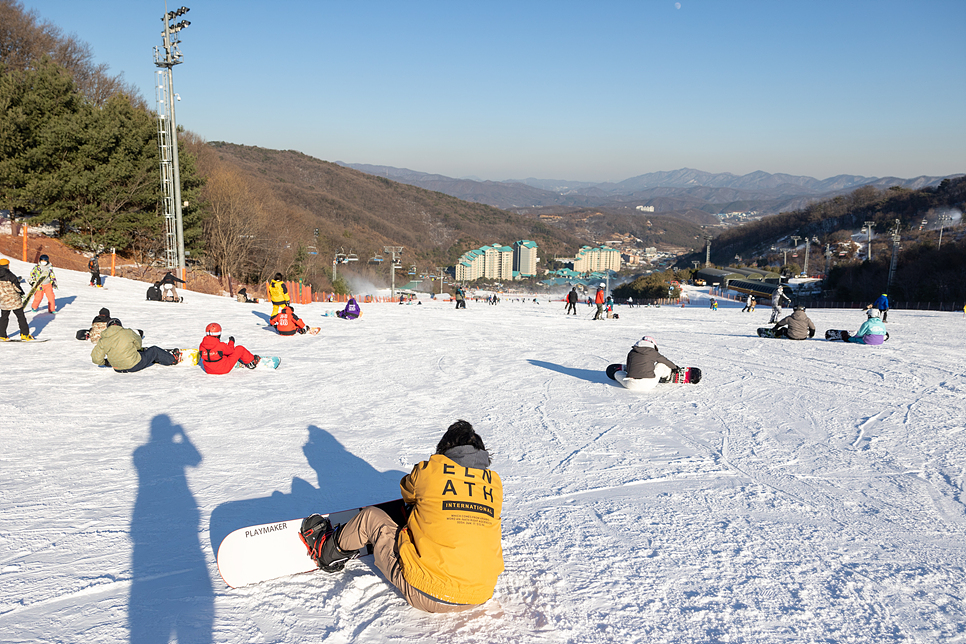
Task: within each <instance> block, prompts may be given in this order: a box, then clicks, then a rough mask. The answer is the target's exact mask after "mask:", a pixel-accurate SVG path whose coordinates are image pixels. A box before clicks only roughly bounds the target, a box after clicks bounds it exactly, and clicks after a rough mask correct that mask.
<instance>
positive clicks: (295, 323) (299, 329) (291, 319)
mask: <svg viewBox="0 0 966 644" xmlns="http://www.w3.org/2000/svg"><path fill="white" fill-rule="evenodd" d="M269 324H271V325H272V326H273V327H275V330H276V331H278V334H279V335H295V334H296V333H305V332H306V331H308V330H309V328H308V327H307V326H305V322H303V321H302V320H301V319H300V318H299V316H297V315H295V309H293V308H292V305H291V304H289V303H288V302H286V303H285V304H283V305H282V307H281V308H280V309H279V311H278V313H276V314H275V315H273V316H272V319H271V320H269Z"/></svg>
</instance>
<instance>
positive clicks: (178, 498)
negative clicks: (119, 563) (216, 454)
mask: <svg viewBox="0 0 966 644" xmlns="http://www.w3.org/2000/svg"><path fill="white" fill-rule="evenodd" d="M200 463H201V454H200V453H199V452H198V450H197V449H195V446H194V445H193V444H192V443H191V441H190V440H189V439H188V436H187V434H185V431H184V429H183V428H182V427H180V426H178V425H174V424H172V422H171V419H170V418H169V417H168V416H166V415H164V414H161V415H159V416H155V417H154V418H153V419H152V420H151V433H150V438H149V440H148V442H147V443H145V444H144V445H141V446H140V447H138V448H137V449H135V450H134V466H135V467H136V468H137V472H138V495H137V499H136V500H135V502H134V513H133V515H132V517H131V540H132V541H133V542H134V550H133V554H132V557H131V570H132V579H131V595H130V598H129V600H128V625H129V627H130V635H131V644H155V643H157V644H167V642H169V641H171V640H175V641H177V642H179V643H180V644H185V643H187V642H192V643H195V642H197V643H199V644H206V643H210V642H211V641H212V624H213V622H214V614H215V613H214V602H215V598H214V591H213V589H212V584H211V578H210V577H209V576H208V566H207V565H206V563H205V555H204V552H203V551H202V549H201V540H200V538H199V536H198V533H199V525H198V524H199V521H200V518H201V517H200V512H199V510H198V504H197V503H196V502H195V498H194V496H193V495H192V494H191V490H190V488H189V487H188V479H187V477H186V476H185V470H186V468H188V467H197V466H198V465H199V464H200Z"/></svg>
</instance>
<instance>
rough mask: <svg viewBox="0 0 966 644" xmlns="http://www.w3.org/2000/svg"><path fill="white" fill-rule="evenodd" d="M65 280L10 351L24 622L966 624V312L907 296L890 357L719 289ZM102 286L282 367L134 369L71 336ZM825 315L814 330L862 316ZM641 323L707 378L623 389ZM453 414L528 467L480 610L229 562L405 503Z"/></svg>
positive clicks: (0, 627)
mask: <svg viewBox="0 0 966 644" xmlns="http://www.w3.org/2000/svg"><path fill="white" fill-rule="evenodd" d="M12 268H13V270H14V272H15V273H17V274H19V275H26V274H27V272H28V270H29V268H30V267H29V265H25V264H23V263H21V262H19V261H16V260H12ZM57 276H58V281H59V283H60V289H59V290H58V292H57V295H58V308H59V309H60V311H59V312H58V314H57V315H56V316H47V315H34V314H31V313H29V312H28V317H32V318H33V321H32V322H31V326H32V328H33V329H34V330H35V332H36V333H37V335H38V336H39V337H43V338H50V341H49V342H46V343H36V344H10V343H0V387H2V391H3V396H2V398H0V444H2V450H0V461H2V463H0V641H3V642H116V641H124V640H130V641H133V642H137V643H141V642H149V641H150V642H154V641H159V642H166V641H168V638H169V635H170V637H171V639H172V640H177V641H180V642H189V641H190V642H208V641H213V642H239V643H241V642H293V643H301V642H319V641H330V642H412V641H433V642H444V643H449V642H452V643H456V642H459V643H461V644H463V643H466V642H479V643H481V644H482V643H493V642H508V643H509V642H514V643H517V642H648V643H651V642H668V643H671V642H912V641H914V642H966V608H964V597H963V588H964V587H966V575H964V563H966V553H964V544H966V539H964V536H966V515H964V507H966V506H964V503H966V497H964V494H963V487H964V483H966V481H964V464H966V449H964V439H966V432H964V423H966V418H964V416H966V414H964V400H966V395H964V394H966V378H964V375H963V356H964V351H963V337H964V327H966V321H964V320H963V319H962V316H961V315H959V314H950V313H935V312H922V313H916V312H906V311H895V312H893V313H892V314H891V322H892V323H890V324H889V325H888V326H889V330H890V333H891V334H892V339H891V340H890V341H889V342H888V343H886V345H884V346H882V347H878V348H876V347H864V346H857V345H851V344H841V343H832V342H825V341H824V340H817V339H816V340H812V341H808V342H791V341H781V340H762V339H759V338H758V337H757V336H755V332H754V330H755V328H756V327H757V326H761V325H763V324H764V323H765V322H766V321H767V318H768V315H769V310H768V308H767V307H761V308H759V310H758V311H757V312H756V313H754V314H748V313H741V312H740V305H738V306H730V305H729V303H726V302H722V303H721V307H722V308H721V309H720V310H718V311H711V310H709V309H708V308H706V306H704V300H702V299H700V295H698V294H694V295H693V296H692V301H693V302H695V306H692V307H688V308H676V307H663V308H637V309H626V308H625V309H619V312H620V319H619V320H608V321H605V322H592V321H591V320H590V317H591V309H589V308H584V307H581V308H580V309H579V312H580V314H581V315H580V316H579V317H576V318H575V317H573V316H571V317H570V318H567V317H565V316H564V314H563V308H564V306H563V304H562V303H559V302H554V303H548V302H547V301H546V299H543V300H542V301H540V303H539V304H534V303H533V302H529V303H521V302H513V301H507V300H504V301H503V302H501V303H500V304H499V305H497V306H488V305H485V304H477V303H474V302H470V303H469V304H468V308H467V310H465V311H456V310H454V308H453V305H452V304H450V303H447V304H443V303H438V302H431V301H426V302H424V303H423V305H421V306H415V305H408V306H400V305H388V304H384V305H369V306H365V305H364V306H363V309H364V316H363V318H362V319H360V320H358V321H352V322H348V321H343V320H339V319H337V318H325V317H322V315H321V314H322V312H323V311H324V310H326V309H328V308H331V306H328V305H322V304H314V305H309V306H304V307H297V308H298V312H299V314H300V315H302V316H303V317H304V318H305V319H307V320H308V321H309V322H310V323H311V324H313V325H317V326H321V327H322V332H321V333H320V334H319V335H318V336H315V337H308V336H297V337H292V338H284V337H279V336H276V335H274V334H273V333H271V332H269V331H267V330H265V329H264V328H263V325H264V323H265V321H266V320H267V317H268V312H269V307H268V306H266V305H243V304H238V303H236V302H234V301H233V300H230V299H228V298H225V297H215V296H208V295H200V294H195V293H191V292H188V291H186V292H184V295H185V302H184V303H183V304H161V303H153V302H151V303H149V302H146V301H145V300H144V291H145V289H146V285H145V284H142V283H139V282H130V281H126V280H122V279H108V280H107V282H106V283H107V287H108V288H107V289H104V290H96V289H91V288H90V287H88V286H87V276H86V274H82V273H72V272H69V271H63V270H60V271H58V272H57ZM102 306H107V307H108V308H110V310H111V312H112V313H113V314H114V315H115V316H116V317H119V318H120V319H121V320H122V321H123V322H124V324H125V326H129V327H134V328H140V329H143V330H144V331H145V343H146V344H157V345H159V346H162V347H175V346H178V347H189V346H197V343H198V342H199V341H200V340H201V338H202V335H203V332H204V327H205V325H206V324H207V323H209V322H213V321H217V322H219V323H221V325H222V326H223V327H224V328H225V334H226V335H229V334H230V335H233V336H234V337H235V338H236V340H237V341H238V342H239V343H242V344H244V345H245V346H247V347H248V348H249V349H251V350H252V351H254V352H255V353H260V354H263V355H278V356H281V358H282V364H281V367H280V368H279V369H278V370H277V371H271V370H269V369H257V370H254V371H249V370H236V371H234V372H233V373H231V374H228V375H226V376H208V375H206V374H204V373H203V372H202V371H201V370H200V368H191V367H185V366H178V367H161V366H153V367H151V368H149V369H147V370H145V371H143V372H140V373H137V374H116V373H114V372H113V371H112V370H110V369H107V368H98V367H95V366H94V365H93V364H92V363H91V361H90V357H89V354H90V350H91V344H90V343H89V342H79V341H77V340H75V339H74V333H75V331H76V330H77V329H80V328H86V327H87V326H89V324H90V320H91V318H93V317H94V315H95V314H96V313H97V311H98V309H99V308H101V307H102ZM810 314H811V316H812V319H813V320H814V321H815V323H816V324H817V326H818V327H819V333H820V334H821V333H823V332H824V330H825V329H826V328H845V329H855V328H857V327H858V326H859V324H860V323H861V321H862V318H863V316H862V314H861V313H860V312H858V311H841V310H837V311H819V310H816V311H810ZM10 329H11V330H13V329H15V326H14V325H13V321H12V320H11V326H10ZM644 334H649V335H652V336H654V337H656V338H657V340H658V342H659V345H660V348H661V350H662V352H663V353H664V354H665V355H667V356H668V357H670V358H671V359H672V360H674V361H675V362H677V363H678V364H682V365H693V366H698V367H701V368H702V369H703V371H704V380H703V381H702V382H701V383H700V384H699V385H697V386H671V385H668V386H662V387H659V388H658V389H657V390H656V391H653V392H651V393H648V394H644V395H641V394H632V393H630V392H628V391H626V390H624V389H622V388H620V387H619V386H617V385H616V383H614V382H612V381H610V380H607V379H606V377H605V376H604V373H603V370H604V367H606V366H607V364H608V363H611V362H621V361H623V358H624V356H625V355H626V352H627V350H628V348H629V347H630V345H631V344H632V342H634V341H635V340H637V339H638V338H640V336H642V335H644ZM457 418H464V419H466V420H468V421H470V422H472V423H473V424H474V426H476V428H477V429H478V431H479V432H480V433H481V435H482V436H483V438H484V440H485V441H486V444H487V447H488V448H490V450H491V451H492V453H493V456H494V469H496V470H497V471H498V472H500V474H501V475H502V477H503V480H504V484H505V493H506V499H505V505H504V515H503V546H504V556H505V560H506V572H505V573H504V574H503V575H502V576H501V577H500V581H499V584H498V585H497V589H496V594H495V596H494V598H493V599H492V600H491V601H490V602H488V603H487V604H486V605H485V606H483V607H481V608H479V609H475V610H471V611H468V612H466V613H463V614H458V615H447V616H432V615H426V614H421V613H419V612H417V611H415V610H413V609H411V608H409V607H408V606H407V605H406V604H405V603H404V602H403V600H402V599H401V598H400V596H399V595H398V594H397V593H396V592H395V590H394V589H393V588H391V587H390V586H389V585H388V584H387V583H386V582H385V581H384V579H383V578H382V577H381V576H380V574H379V573H378V571H376V570H375V568H374V567H373V566H372V565H371V560H370V562H369V563H367V562H366V561H365V560H364V561H361V562H354V563H353V564H351V565H350V567H349V570H347V571H346V572H345V573H344V574H340V575H334V576H333V575H327V574H324V573H321V572H320V573H313V574H306V575H299V576H295V577H290V578H285V579H280V580H276V581H273V582H268V583H264V584H261V585H257V586H252V587H247V588H242V589H238V590H231V589H229V588H227V587H226V586H225V585H224V584H223V583H222V581H221V578H220V577H219V576H218V572H217V569H216V566H215V560H214V547H216V546H217V543H218V542H219V541H220V539H221V538H222V537H223V536H224V535H225V534H227V532H228V531H230V530H232V529H234V528H236V527H239V526H241V525H244V524H246V523H248V524H252V523H261V522H265V521H270V520H275V519H291V518H294V517H299V516H303V515H305V514H308V513H310V512H312V511H316V510H322V511H326V510H338V509H343V508H346V507H352V506H355V505H360V504H365V503H368V502H375V501H382V500H386V499H390V498H394V497H396V496H398V494H399V490H398V480H399V478H400V477H401V476H402V475H403V474H404V473H406V472H408V471H409V470H410V468H411V467H412V466H413V464H415V463H416V462H418V461H420V460H422V459H424V458H426V457H427V456H428V455H429V454H430V453H431V452H432V451H433V449H434V447H435V445H436V442H437V441H438V439H439V437H440V436H441V434H442V432H443V431H444V430H445V428H446V427H447V426H448V425H449V424H450V423H451V422H453V421H454V420H456V419H457Z"/></svg>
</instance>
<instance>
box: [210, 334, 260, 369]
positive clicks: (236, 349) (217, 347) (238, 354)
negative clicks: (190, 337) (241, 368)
mask: <svg viewBox="0 0 966 644" xmlns="http://www.w3.org/2000/svg"><path fill="white" fill-rule="evenodd" d="M198 353H199V354H200V356H201V368H202V369H204V370H205V373H214V374H225V373H228V372H229V371H231V370H232V369H234V368H235V365H236V364H237V363H239V362H240V363H242V364H243V365H245V366H246V367H248V368H249V369H254V368H255V367H257V366H258V363H259V362H260V361H261V357H260V356H257V355H255V354H253V353H252V352H251V351H249V350H248V349H246V348H245V347H243V346H241V345H240V344H235V337H234V336H228V342H222V341H221V325H220V324H218V323H217V322H212V323H211V324H209V325H208V326H206V327H205V337H204V339H202V340H201V345H199V346H198Z"/></svg>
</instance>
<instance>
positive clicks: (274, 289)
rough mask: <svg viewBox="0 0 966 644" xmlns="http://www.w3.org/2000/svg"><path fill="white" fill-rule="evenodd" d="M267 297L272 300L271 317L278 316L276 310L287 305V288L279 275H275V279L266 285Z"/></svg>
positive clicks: (288, 300) (288, 299)
mask: <svg viewBox="0 0 966 644" xmlns="http://www.w3.org/2000/svg"><path fill="white" fill-rule="evenodd" d="M268 297H269V298H270V299H271V300H272V317H275V316H276V315H278V310H279V309H280V308H282V307H283V306H284V305H286V304H289V302H290V298H289V296H288V287H287V286H285V280H283V279H282V274H281V273H275V277H274V278H272V281H271V282H269V283H268Z"/></svg>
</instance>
